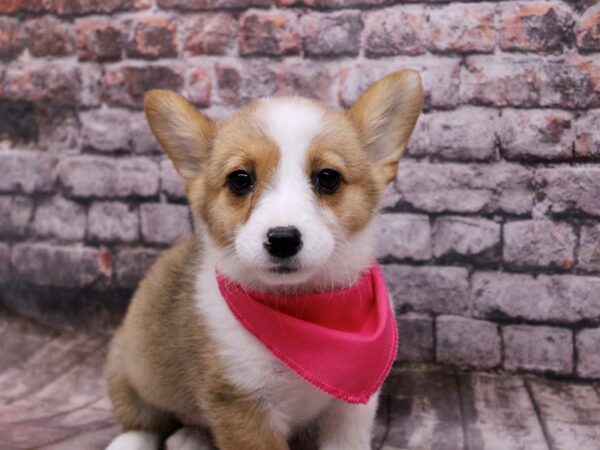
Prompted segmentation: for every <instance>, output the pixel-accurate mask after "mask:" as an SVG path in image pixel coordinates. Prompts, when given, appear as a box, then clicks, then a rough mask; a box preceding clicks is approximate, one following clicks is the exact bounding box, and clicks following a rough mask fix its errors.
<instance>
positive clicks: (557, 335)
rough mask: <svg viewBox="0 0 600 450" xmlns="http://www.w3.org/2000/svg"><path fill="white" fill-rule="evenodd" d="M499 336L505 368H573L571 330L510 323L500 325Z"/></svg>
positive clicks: (562, 370) (561, 370) (565, 371)
mask: <svg viewBox="0 0 600 450" xmlns="http://www.w3.org/2000/svg"><path fill="white" fill-rule="evenodd" d="M502 335H503V340H504V367H505V368H506V369H509V370H515V369H523V370H532V371H544V372H552V373H556V374H569V373H571V372H572V371H573V342H572V341H573V336H572V333H571V331H570V330H566V329H563V328H556V327H543V326H539V327H537V326H529V325H509V326H505V327H503V328H502Z"/></svg>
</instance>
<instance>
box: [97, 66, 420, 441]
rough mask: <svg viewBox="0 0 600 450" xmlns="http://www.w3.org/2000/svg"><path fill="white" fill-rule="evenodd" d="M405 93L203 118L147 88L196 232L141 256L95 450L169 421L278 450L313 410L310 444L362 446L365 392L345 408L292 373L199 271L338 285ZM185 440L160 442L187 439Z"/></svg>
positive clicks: (410, 98)
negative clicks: (141, 270) (108, 409)
mask: <svg viewBox="0 0 600 450" xmlns="http://www.w3.org/2000/svg"><path fill="white" fill-rule="evenodd" d="M421 102H422V92H421V85H420V79H419V77H418V75H417V74H416V73H414V72H409V71H404V72H399V73H396V74H392V75H390V76H388V77H386V78H384V79H383V80H381V81H380V82H379V83H378V84H377V85H375V86H374V87H373V88H371V90H370V91H369V92H367V94H365V96H364V97H363V98H362V99H361V100H360V101H359V102H358V103H357V105H356V106H355V107H354V108H352V109H351V110H350V111H349V112H348V113H345V114H344V113H342V112H337V111H332V110H329V109H328V108H326V107H324V106H322V105H320V104H318V103H315V102H312V101H308V100H304V99H297V98H281V99H266V100H261V101H259V102H257V103H255V104H252V105H250V106H248V107H246V108H245V109H244V110H242V111H241V112H240V113H239V114H238V115H236V116H235V117H234V118H232V119H231V120H229V121H227V122H225V123H223V124H219V125H215V124H214V123H212V122H210V121H209V120H208V119H207V118H206V117H204V116H202V115H201V114H200V113H199V112H197V111H196V110H195V109H193V108H192V107H191V105H189V104H188V103H187V102H185V100H183V99H182V98H181V97H179V96H177V95H176V94H173V93H167V92H158V91H155V92H153V93H151V94H150V95H149V96H148V97H147V99H146V104H145V107H146V113H147V115H148V120H149V123H150V125H151V127H152V129H153V131H154V133H155V135H156V136H157V138H158V140H159V142H160V143H161V145H162V146H163V147H164V148H165V150H166V151H167V153H168V154H169V156H171V158H172V159H173V162H174V163H175V166H176V167H177V169H178V171H179V172H180V173H181V174H182V176H183V177H184V179H185V181H186V187H187V192H188V198H189V201H190V206H191V209H192V212H193V214H194V218H195V224H196V227H197V230H196V236H195V237H191V238H189V239H187V240H185V241H183V242H182V243H180V244H179V245H177V246H175V247H174V248H172V249H171V250H169V251H168V252H166V253H165V254H164V255H163V256H162V257H161V258H160V259H159V260H158V261H157V262H156V263H155V264H154V266H153V267H152V269H151V270H150V272H149V273H148V275H147V276H146V278H145V279H144V280H143V282H142V283H141V284H140V286H139V288H138V290H137V292H136V294H135V296H134V298H133V300H132V303H131V306H130V308H129V311H128V313H127V316H126V318H125V320H124V323H123V325H122V326H121V328H120V329H119V330H118V331H117V334H116V336H115V338H114V340H113V343H112V346H111V350H110V353H109V360H108V366H107V377H108V386H109V392H110V396H111V399H112V401H113V404H114V407H115V411H116V413H117V416H118V417H119V419H120V421H121V423H122V425H123V427H124V431H125V433H123V434H122V435H120V436H119V437H117V438H116V439H115V441H113V443H112V444H111V445H110V446H109V448H110V450H121V449H127V450H135V449H140V450H153V449H158V447H159V442H160V439H162V438H164V437H166V436H168V435H169V433H171V432H173V431H174V429H175V428H176V427H177V426H178V424H184V425H188V426H191V427H198V426H201V427H208V428H209V429H210V430H211V432H212V434H213V436H214V439H215V442H216V444H217V446H218V447H219V448H221V449H232V450H233V449H236V450H237V449H286V448H288V444H287V439H288V438H289V436H290V435H291V433H292V432H293V431H294V430H295V429H297V428H298V427H301V426H303V425H305V424H307V423H309V422H311V421H312V420H314V419H318V421H319V425H320V438H319V442H320V447H321V448H322V449H330V450H333V449H339V450H342V449H344V450H351V449H361V450H362V449H367V448H369V446H370V439H371V428H372V423H373V418H374V415H375V408H376V404H377V395H374V396H373V397H371V400H370V401H369V402H368V403H367V404H362V405H361V404H350V403H345V402H343V401H341V400H338V399H336V398H333V397H330V396H329V395H327V394H325V393H323V392H321V391H320V390H318V389H316V388H315V387H313V386H312V385H311V384H309V383H308V382H306V381H304V380H303V379H302V378H301V377H299V376H298V375H297V374H296V373H294V372H293V371H292V370H291V369H289V368H288V367H287V366H286V365H284V364H283V363H282V362H281V361H279V359H277V358H276V357H275V356H274V355H273V354H272V353H271V352H270V351H269V350H267V348H266V347H264V346H263V344H261V343H260V342H259V341H258V340H257V339H256V338H255V337H254V336H252V335H251V334H250V333H249V332H248V331H247V330H246V329H245V328H243V327H242V326H241V325H240V323H239V322H238V320H237V319H236V318H235V317H234V315H233V313H232V312H231V310H230V309H229V307H228V305H227V303H226V302H225V300H224V299H223V297H222V295H221V293H220V291H219V287H218V285H217V279H216V276H215V273H216V270H217V268H218V270H219V271H221V272H222V273H224V274H225V275H227V277H229V278H230V279H232V280H235V281H236V282H238V283H239V284H240V285H242V286H244V287H248V288H252V289H256V290H265V291H275V292H280V293H282V294H286V293H290V292H313V291H317V292H318V291H325V290H330V289H333V288H337V287H344V286H348V285H351V284H353V283H354V282H355V281H356V280H357V279H358V277H359V275H360V274H361V273H362V272H364V271H365V270H366V269H367V268H368V267H369V265H370V263H371V260H372V255H373V254H374V245H375V240H374V238H375V236H374V230H375V226H374V221H375V217H376V212H377V205H378V202H379V200H380V195H381V191H382V189H383V187H384V186H385V185H386V184H387V183H388V182H389V181H391V179H393V177H394V176H395V173H396V166H397V163H398V160H399V159H400V157H401V156H402V153H403V152H404V148H405V146H406V143H407V140H408V137H409V136H410V133H411V132H412V129H413V127H414V124H415V122H416V119H417V117H418V114H419V112H420V109H421ZM275 231H276V232H277V233H279V234H277V235H275V234H274V233H275ZM265 236H267V237H265ZM365 370H368V368H365ZM191 436H192V435H191V434H189V430H187V431H186V430H185V429H184V431H180V432H178V433H177V434H176V435H175V436H173V437H172V438H171V439H170V440H169V445H171V446H172V447H173V448H174V449H175V448H185V449H188V448H189V449H190V450H191V449H199V448H202V447H201V442H200V441H199V440H198V438H192V437H191Z"/></svg>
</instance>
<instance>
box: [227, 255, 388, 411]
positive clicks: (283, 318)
mask: <svg viewBox="0 0 600 450" xmlns="http://www.w3.org/2000/svg"><path fill="white" fill-rule="evenodd" d="M217 281H218V284H219V290H220V291H221V295H222V296H223V297H224V298H225V301H226V302H227V305H228V306H229V309H230V310H231V312H232V313H233V314H234V316H235V317H236V318H237V320H238V321H239V322H240V323H241V324H242V326H243V327H244V328H245V329H246V330H248V331H249V332H250V333H251V334H252V335H254V337H256V338H257V339H258V340H259V341H260V342H261V343H262V344H263V345H264V346H265V347H266V348H267V349H268V350H269V351H270V352H271V353H272V354H273V355H275V356H276V357H277V358H278V359H279V360H281V361H282V362H283V363H284V364H285V365H287V366H288V367H289V368H290V369H292V370H293V371H294V372H296V373H297V374H298V375H300V376H301V377H302V378H304V379H305V380H306V381H308V382H309V383H311V384H312V385H313V386H315V387H317V388H318V389H320V390H321V391H323V392H325V393H327V394H329V395H331V396H333V397H336V398H338V399H340V400H343V401H345V402H348V403H367V402H368V401H369V398H370V397H371V396H372V395H373V394H374V393H375V392H377V390H378V389H379V388H380V387H381V385H382V383H383V381H384V380H385V377H386V376H387V374H388V373H389V371H390V369H391V367H392V363H393V361H394V358H395V356H396V351H397V349H398V331H397V328H396V322H395V320H394V314H393V312H392V309H391V305H390V301H389V297H388V293H387V288H386V284H385V280H384V278H383V274H382V273H381V269H380V268H379V266H378V264H377V263H376V262H373V264H372V266H371V267H370V268H369V270H367V271H366V272H365V273H363V274H362V276H361V277H360V279H359V280H358V282H357V283H356V284H354V285H353V286H351V287H349V288H345V289H340V290H336V291H333V292H320V293H315V294H300V295H289V296H288V295H277V294H272V293H267V292H257V291H247V290H245V289H244V288H243V287H241V286H240V285H239V284H237V283H235V282H233V281H231V280H229V279H228V278H226V277H225V276H224V275H223V274H221V273H220V272H219V271H217Z"/></svg>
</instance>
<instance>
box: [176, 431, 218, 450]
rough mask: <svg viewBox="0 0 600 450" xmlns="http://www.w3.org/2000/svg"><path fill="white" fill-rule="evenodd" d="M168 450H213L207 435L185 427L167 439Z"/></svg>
mask: <svg viewBox="0 0 600 450" xmlns="http://www.w3.org/2000/svg"><path fill="white" fill-rule="evenodd" d="M166 444H167V450H212V448H213V447H212V446H211V444H210V441H209V439H208V437H207V436H206V434H205V433H204V432H203V431H202V430H200V429H198V428H193V427H184V428H180V429H179V430H177V431H176V432H175V433H173V434H172V435H171V436H170V437H169V439H167V442H166Z"/></svg>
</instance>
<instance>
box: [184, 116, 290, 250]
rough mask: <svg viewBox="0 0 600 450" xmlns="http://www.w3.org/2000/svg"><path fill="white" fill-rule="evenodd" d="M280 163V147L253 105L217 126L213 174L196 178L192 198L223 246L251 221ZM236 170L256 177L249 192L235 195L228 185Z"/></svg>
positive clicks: (211, 165)
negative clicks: (270, 136) (228, 180)
mask: <svg viewBox="0 0 600 450" xmlns="http://www.w3.org/2000/svg"><path fill="white" fill-rule="evenodd" d="M278 163H279V150H278V148H277V146H276V145H275V143H274V142H273V141H272V140H271V139H270V138H269V137H268V136H267V135H266V134H265V133H264V131H263V127H262V126H261V124H260V123H258V121H257V117H256V108H255V107H254V106H253V105H252V106H249V107H248V108H246V109H245V110H244V111H242V112H241V113H240V114H238V115H236V116H235V117H234V118H232V119H231V120H229V121H227V122H225V123H224V124H222V125H221V126H220V127H219V128H218V131H217V135H216V139H215V145H214V151H213V153H212V155H211V157H210V160H209V162H208V166H207V171H206V172H207V173H209V174H211V176H205V177H202V178H201V179H200V178H198V179H196V180H194V182H193V183H192V184H191V185H190V187H189V198H190V202H191V205H192V208H193V209H194V210H195V211H197V212H198V213H199V215H200V217H201V218H202V219H203V221H204V222H205V223H206V224H207V226H208V228H209V231H210V233H211V235H212V236H213V238H214V239H215V240H216V241H217V242H218V243H219V244H220V245H222V246H226V245H230V244H231V242H232V241H233V239H234V237H235V236H234V231H235V229H236V228H237V227H238V226H240V225H242V224H244V223H245V222H246V220H248V217H249V216H250V214H251V212H252V210H253V208H254V206H255V205H256V202H257V201H258V200H259V199H260V196H261V194H262V192H263V191H264V190H265V188H266V187H267V186H268V184H269V183H270V181H271V179H272V176H273V173H274V172H275V169H276V168H277V165H278ZM236 170H245V171H246V172H248V173H250V174H251V175H252V176H253V177H254V180H255V184H254V189H253V190H252V192H250V193H249V194H248V195H245V196H238V195H235V194H234V193H232V192H231V190H230V189H229V188H228V187H227V177H228V175H229V174H231V173H232V172H234V171H236Z"/></svg>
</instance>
